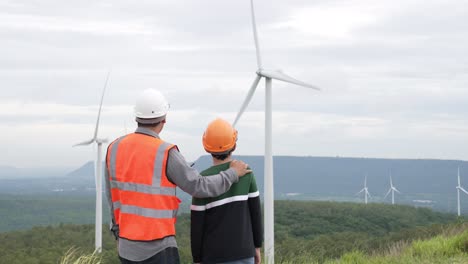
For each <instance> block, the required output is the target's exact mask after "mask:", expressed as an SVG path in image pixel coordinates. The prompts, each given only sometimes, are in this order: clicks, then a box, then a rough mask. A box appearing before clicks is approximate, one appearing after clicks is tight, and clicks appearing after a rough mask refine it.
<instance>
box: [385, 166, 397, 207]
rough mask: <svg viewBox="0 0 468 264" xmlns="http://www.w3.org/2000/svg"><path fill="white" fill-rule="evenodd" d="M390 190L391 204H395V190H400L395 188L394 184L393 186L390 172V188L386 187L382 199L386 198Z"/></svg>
mask: <svg viewBox="0 0 468 264" xmlns="http://www.w3.org/2000/svg"><path fill="white" fill-rule="evenodd" d="M390 192H391V193H392V204H395V192H397V193H401V192H400V191H398V190H397V188H395V186H393V182H392V174H391V173H390V189H388V192H387V194H386V195H385V197H384V199H385V198H387V196H388V195H389V194H390Z"/></svg>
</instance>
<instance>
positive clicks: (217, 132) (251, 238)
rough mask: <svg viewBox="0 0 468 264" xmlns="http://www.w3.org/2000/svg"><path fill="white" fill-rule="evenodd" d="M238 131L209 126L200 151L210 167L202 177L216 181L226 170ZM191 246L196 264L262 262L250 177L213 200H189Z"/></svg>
mask: <svg viewBox="0 0 468 264" xmlns="http://www.w3.org/2000/svg"><path fill="white" fill-rule="evenodd" d="M236 141H237V131H236V130H235V129H234V128H233V127H232V126H231V125H230V124H229V123H228V122H226V121H225V120H222V119H216V120H214V121H213V122H211V123H210V124H209V125H208V127H207V129H206V131H205V133H204V135H203V147H204V148H205V150H206V151H207V152H208V153H210V154H211V156H212V158H213V166H212V167H210V168H208V169H206V170H204V171H203V172H202V173H201V174H202V175H204V176H206V178H211V177H215V176H213V175H216V174H218V173H220V172H221V171H223V170H225V169H227V168H229V166H230V165H231V164H232V162H233V160H232V158H231V154H232V152H233V151H234V150H235V149H236ZM190 209H191V245H192V256H193V261H194V262H195V263H203V264H210V263H224V264H227V263H229V264H250V263H252V264H253V263H256V264H259V263H260V262H261V259H260V247H261V246H262V236H263V235H262V233H263V232H262V213H261V208H260V197H259V192H258V190H257V184H256V182H255V177H254V175H253V173H249V174H247V175H246V176H245V177H242V178H241V179H240V180H239V182H237V183H234V184H233V185H232V186H231V188H230V189H229V191H227V192H226V193H224V194H222V195H220V196H217V197H214V198H200V197H194V198H193V199H192V206H191V207H190Z"/></svg>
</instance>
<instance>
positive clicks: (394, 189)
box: [392, 187, 401, 194]
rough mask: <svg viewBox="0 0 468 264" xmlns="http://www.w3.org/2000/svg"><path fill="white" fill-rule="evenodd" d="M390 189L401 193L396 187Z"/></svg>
mask: <svg viewBox="0 0 468 264" xmlns="http://www.w3.org/2000/svg"><path fill="white" fill-rule="evenodd" d="M392 189H393V190H395V192H397V193H399V194H401V192H400V191H399V190H398V189H397V188H395V187H393V188H392Z"/></svg>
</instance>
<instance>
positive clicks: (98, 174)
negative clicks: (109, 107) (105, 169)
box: [73, 71, 110, 253]
mask: <svg viewBox="0 0 468 264" xmlns="http://www.w3.org/2000/svg"><path fill="white" fill-rule="evenodd" d="M109 75H110V71H109V72H108V73H107V77H106V82H105V84H104V89H103V90H102V95H101V103H100V104H99V111H98V116H97V121H96V128H95V129H94V136H93V138H92V139H90V140H87V141H85V142H81V143H78V144H75V145H74V146H73V147H76V146H86V145H90V144H92V143H94V142H96V144H97V146H98V148H97V159H96V166H95V168H96V169H95V172H94V175H95V184H96V226H95V250H96V252H98V253H100V252H101V251H102V168H101V166H102V156H101V154H102V144H103V143H106V142H107V139H102V138H98V129H99V120H100V118H101V110H102V102H103V101H104V93H105V92H106V87H107V82H108V81H109Z"/></svg>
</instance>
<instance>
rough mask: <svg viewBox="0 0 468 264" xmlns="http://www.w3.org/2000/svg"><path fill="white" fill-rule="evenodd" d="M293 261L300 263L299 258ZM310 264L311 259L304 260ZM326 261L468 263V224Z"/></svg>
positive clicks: (335, 263)
mask: <svg viewBox="0 0 468 264" xmlns="http://www.w3.org/2000/svg"><path fill="white" fill-rule="evenodd" d="M290 263H297V262H296V261H293V262H290ZM304 263H310V262H304ZM326 263H327V264H338V263H340V264H394V263H406V264H421V263H427V264H429V263H431V264H437V263H440V264H442V263H451V264H454V263H459V264H461V263H468V224H462V225H456V226H454V227H451V228H449V229H448V230H447V231H445V232H444V233H443V234H441V235H438V236H436V237H434V238H432V239H427V240H417V241H414V242H412V243H410V244H407V243H405V242H400V243H396V244H394V245H392V246H391V247H389V248H388V250H387V251H385V252H383V253H380V254H375V255H366V253H363V252H361V251H354V252H351V253H347V254H345V255H344V256H343V257H341V258H340V259H339V260H334V261H327V262H326Z"/></svg>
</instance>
